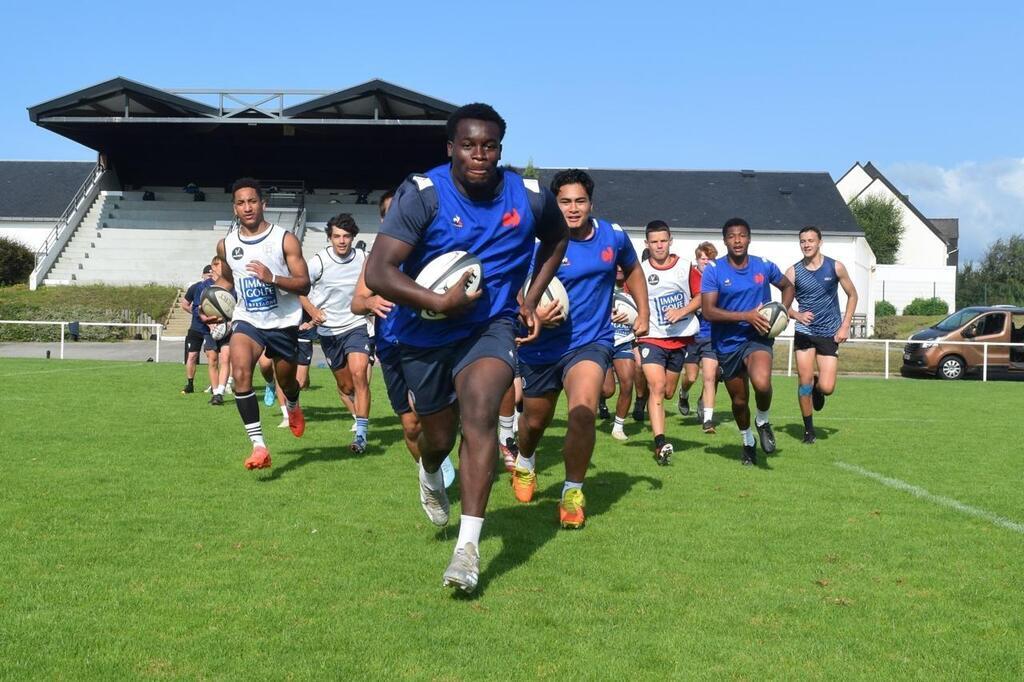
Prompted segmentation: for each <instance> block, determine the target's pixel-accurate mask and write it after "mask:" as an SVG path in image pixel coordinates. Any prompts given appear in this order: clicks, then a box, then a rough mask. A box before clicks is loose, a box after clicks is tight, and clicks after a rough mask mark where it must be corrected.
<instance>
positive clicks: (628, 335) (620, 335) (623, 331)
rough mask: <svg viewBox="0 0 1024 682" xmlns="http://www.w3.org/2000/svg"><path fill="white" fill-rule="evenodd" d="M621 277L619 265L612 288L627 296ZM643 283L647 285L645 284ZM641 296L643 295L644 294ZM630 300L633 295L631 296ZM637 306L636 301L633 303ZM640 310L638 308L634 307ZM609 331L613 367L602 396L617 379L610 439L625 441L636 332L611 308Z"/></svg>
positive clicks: (606, 378) (611, 390)
mask: <svg viewBox="0 0 1024 682" xmlns="http://www.w3.org/2000/svg"><path fill="white" fill-rule="evenodd" d="M623 283H624V278H623V275H622V268H617V270H616V272H615V288H616V290H617V292H618V293H620V294H622V295H623V296H629V294H627V293H626V292H624V291H622V290H621V289H622V285H623ZM644 286H646V284H645V285H644ZM643 298H646V296H644V297H643ZM630 300H632V296H630ZM633 305H634V306H636V301H634V302H633ZM637 309H638V310H639V308H637ZM648 318H649V314H648ZM612 330H613V333H614V334H615V340H614V342H613V343H614V346H613V347H612V366H611V368H610V369H609V370H608V372H607V373H606V374H605V378H604V391H603V395H604V397H605V398H610V397H612V395H613V394H614V393H615V383H616V378H617V379H618V385H619V397H618V398H617V399H616V401H615V421H614V422H613V423H612V438H614V439H615V440H627V439H628V438H629V436H627V435H626V430H625V428H626V415H627V414H629V404H630V402H632V399H633V384H634V382H635V381H636V374H637V372H636V353H635V348H634V343H633V342H634V341H635V340H636V335H635V334H634V333H633V325H631V324H629V323H628V317H627V315H626V314H625V313H624V312H622V311H618V310H616V309H615V307H614V306H613V307H612Z"/></svg>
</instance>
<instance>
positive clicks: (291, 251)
mask: <svg viewBox="0 0 1024 682" xmlns="http://www.w3.org/2000/svg"><path fill="white" fill-rule="evenodd" d="M282 249H283V250H284V261H285V263H286V264H287V265H288V276H287V277H285V276H284V275H280V276H275V275H274V273H272V272H271V271H270V268H268V267H267V266H266V265H264V264H263V263H261V262H259V261H258V260H254V261H249V262H248V263H246V264H245V269H246V270H247V271H248V272H250V273H252V275H253V276H254V277H255V278H256V279H258V280H259V281H261V282H263V283H264V284H273V285H275V286H276V287H277V288H278V289H283V290H284V291H287V292H289V293H292V294H298V295H299V296H305V295H306V294H308V293H309V268H308V267H307V266H306V259H305V258H303V257H302V246H301V245H300V244H299V240H298V239H297V238H296V237H295V235H294V234H292V233H291V232H286V233H285V235H284V244H283V245H282Z"/></svg>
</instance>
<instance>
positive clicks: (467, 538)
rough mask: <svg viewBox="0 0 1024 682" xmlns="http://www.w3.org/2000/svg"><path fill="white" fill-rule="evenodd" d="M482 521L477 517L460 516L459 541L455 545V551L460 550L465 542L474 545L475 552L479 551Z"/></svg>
mask: <svg viewBox="0 0 1024 682" xmlns="http://www.w3.org/2000/svg"><path fill="white" fill-rule="evenodd" d="M483 527H484V520H483V518H482V517H479V516H466V515H465V514H463V515H462V518H461V519H460V520H459V540H458V542H456V543H455V550H456V551H458V550H459V549H461V548H462V547H463V546H464V545H465V544H466V543H467V542H472V543H473V544H474V545H476V548H477V551H478V552H479V551H480V531H481V530H483Z"/></svg>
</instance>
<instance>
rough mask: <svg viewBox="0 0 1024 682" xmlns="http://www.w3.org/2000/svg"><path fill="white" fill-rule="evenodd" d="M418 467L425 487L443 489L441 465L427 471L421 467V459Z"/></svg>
mask: <svg viewBox="0 0 1024 682" xmlns="http://www.w3.org/2000/svg"><path fill="white" fill-rule="evenodd" d="M418 464H419V469H420V482H422V483H423V485H425V486H426V487H427V488H430V489H431V490H434V491H438V490H444V475H443V474H442V473H441V467H438V468H437V471H427V470H426V469H424V468H423V460H422V459H421V460H420V461H419V462H418ZM463 518H465V517H463Z"/></svg>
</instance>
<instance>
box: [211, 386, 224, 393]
mask: <svg viewBox="0 0 1024 682" xmlns="http://www.w3.org/2000/svg"><path fill="white" fill-rule="evenodd" d="M213 394H214V395H224V384H220V385H218V386H217V387H216V388H214V389H213Z"/></svg>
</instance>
